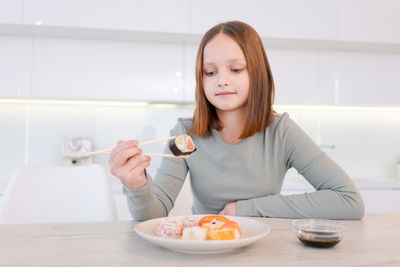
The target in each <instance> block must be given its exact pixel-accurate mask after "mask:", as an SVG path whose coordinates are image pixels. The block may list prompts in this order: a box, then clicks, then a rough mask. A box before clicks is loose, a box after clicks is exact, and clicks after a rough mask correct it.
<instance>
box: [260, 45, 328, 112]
mask: <svg viewBox="0 0 400 267" xmlns="http://www.w3.org/2000/svg"><path fill="white" fill-rule="evenodd" d="M266 52H267V56H268V58H269V62H270V66H271V71H272V75H273V77H274V82H275V103H276V104H331V103H333V94H332V91H331V89H330V88H320V87H319V84H318V82H319V78H318V74H319V70H318V68H319V52H318V51H312V50H300V49H298V50H297V49H296V50H289V49H276V48H271V49H268V48H266Z"/></svg>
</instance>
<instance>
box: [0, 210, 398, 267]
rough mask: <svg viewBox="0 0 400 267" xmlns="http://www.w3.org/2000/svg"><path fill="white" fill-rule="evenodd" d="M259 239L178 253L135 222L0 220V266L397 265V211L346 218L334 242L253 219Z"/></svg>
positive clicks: (288, 224)
mask: <svg viewBox="0 0 400 267" xmlns="http://www.w3.org/2000/svg"><path fill="white" fill-rule="evenodd" d="M258 220H262V221H264V222H266V223H267V224H268V225H270V226H271V228H272V230H271V233H270V234H269V235H268V236H267V237H265V238H264V239H262V240H260V241H258V242H257V243H255V244H253V245H250V246H248V247H245V248H241V249H238V250H235V251H232V252H228V253H223V254H215V255H206V256H205V255H190V254H180V253H177V252H173V251H170V250H167V249H164V248H161V247H158V246H155V245H153V244H151V243H148V242H147V241H145V240H143V239H142V238H140V237H139V236H138V235H137V234H136V233H135V231H134V226H135V225H136V222H133V221H123V222H97V223H62V224H30V225H0V266H190V267H193V266H202V267H208V266H210V267H211V266H221V265H224V266H279V267H281V266H315V265H320V266H326V265H327V266H360V265H368V266H400V213H385V214H367V215H366V216H365V218H364V219H363V220H361V221H346V224H347V226H348V232H347V234H346V236H345V237H344V239H343V240H342V241H341V242H340V243H339V244H338V245H337V246H335V247H333V248H328V249H319V248H311V247H306V246H304V245H303V244H302V243H301V242H300V241H299V240H298V239H297V238H296V237H295V234H294V233H293V232H292V231H291V220H289V219H273V218H263V219H261V218H258Z"/></svg>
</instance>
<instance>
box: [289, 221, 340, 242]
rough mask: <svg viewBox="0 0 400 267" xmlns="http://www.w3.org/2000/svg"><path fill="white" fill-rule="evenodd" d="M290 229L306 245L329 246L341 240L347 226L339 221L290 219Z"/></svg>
mask: <svg viewBox="0 0 400 267" xmlns="http://www.w3.org/2000/svg"><path fill="white" fill-rule="evenodd" d="M292 230H293V232H295V233H296V236H297V238H298V239H299V240H300V241H301V242H302V243H303V244H304V245H306V246H311V247H318V248H330V247H333V246H335V245H337V243H339V242H340V240H342V238H343V236H344V235H345V234H346V232H347V226H346V224H345V223H343V222H340V221H333V220H319V219H300V220H293V221H292Z"/></svg>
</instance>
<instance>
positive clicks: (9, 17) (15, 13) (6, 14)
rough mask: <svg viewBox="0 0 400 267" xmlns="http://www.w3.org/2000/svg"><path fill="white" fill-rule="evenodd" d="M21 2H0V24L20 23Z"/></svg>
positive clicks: (8, 0)
mask: <svg viewBox="0 0 400 267" xmlns="http://www.w3.org/2000/svg"><path fill="white" fill-rule="evenodd" d="M22 7H23V0H0V23H6V24H21V23H22Z"/></svg>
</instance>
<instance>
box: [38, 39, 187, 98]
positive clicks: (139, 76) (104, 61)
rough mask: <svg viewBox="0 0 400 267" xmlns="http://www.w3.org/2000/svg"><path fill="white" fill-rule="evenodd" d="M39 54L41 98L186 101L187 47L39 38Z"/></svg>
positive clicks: (39, 93) (39, 92)
mask: <svg viewBox="0 0 400 267" xmlns="http://www.w3.org/2000/svg"><path fill="white" fill-rule="evenodd" d="M33 54H34V61H33V68H34V70H35V71H34V73H33V88H32V94H33V96H35V97H42V98H78V99H114V100H119V99H122V100H129V99H131V100H155V101H157V100H158V101H180V100H183V81H182V79H183V78H182V75H180V74H179V75H177V74H178V73H182V69H183V63H182V62H183V59H182V57H183V47H182V46H181V45H176V44H158V43H141V42H117V41H100V40H82V39H58V38H35V40H34V51H33Z"/></svg>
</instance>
